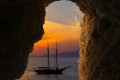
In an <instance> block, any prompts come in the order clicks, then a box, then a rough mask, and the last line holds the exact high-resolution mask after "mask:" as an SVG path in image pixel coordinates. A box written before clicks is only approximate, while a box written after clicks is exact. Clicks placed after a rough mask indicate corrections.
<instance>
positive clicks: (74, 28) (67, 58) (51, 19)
mask: <svg viewBox="0 0 120 80" xmlns="http://www.w3.org/2000/svg"><path fill="white" fill-rule="evenodd" d="M81 19H82V12H81V11H80V9H79V7H78V6H77V5H76V4H75V3H73V2H71V1H66V0H63V1H55V2H53V3H51V4H50V5H49V6H47V7H46V17H45V24H44V25H43V28H44V32H45V33H44V35H43V37H42V39H41V40H40V41H38V42H36V43H35V44H34V50H33V52H32V53H31V54H30V56H29V61H28V68H27V69H26V71H25V73H24V75H23V76H22V78H21V79H24V80H28V79H30V78H31V77H29V76H32V78H35V77H37V78H42V79H43V80H48V79H47V78H45V76H42V77H41V76H39V77H38V76H35V74H34V72H30V71H31V69H32V68H33V67H35V66H43V65H45V66H46V65H47V62H46V60H47V59H46V55H47V40H48V42H49V45H50V57H51V60H50V63H51V65H52V66H54V65H55V62H54V60H55V59H54V56H55V45H56V42H57V43H58V56H59V58H58V60H59V66H61V67H63V66H67V65H72V66H73V67H72V68H71V69H68V70H66V71H65V73H64V74H63V76H61V77H62V78H63V80H69V79H73V77H74V79H75V80H78V64H77V61H78V60H79V49H80V48H79V41H80V40H79V38H80V30H81V27H80V21H81ZM29 70H30V71H29ZM70 71H71V72H70ZM31 74H32V75H31ZM47 77H50V76H47ZM51 77H53V76H51ZM55 77H56V76H55ZM59 78H60V76H58V77H56V78H54V79H53V78H51V79H52V80H57V79H59ZM36 80H37V79H36Z"/></svg>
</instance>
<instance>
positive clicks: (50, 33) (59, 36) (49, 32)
mask: <svg viewBox="0 0 120 80" xmlns="http://www.w3.org/2000/svg"><path fill="white" fill-rule="evenodd" d="M44 30H45V34H44V36H43V38H42V40H40V41H38V42H37V43H35V44H34V51H33V52H32V53H31V55H44V54H45V53H46V52H47V51H46V48H47V40H48V41H49V44H50V48H51V49H52V50H51V53H54V50H55V42H56V41H57V42H58V48H59V50H60V51H59V52H68V51H75V50H76V49H79V45H78V43H79V35H80V28H79V25H76V26H68V25H63V24H59V23H55V22H51V21H46V22H45V25H44Z"/></svg>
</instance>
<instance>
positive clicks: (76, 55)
mask: <svg viewBox="0 0 120 80" xmlns="http://www.w3.org/2000/svg"><path fill="white" fill-rule="evenodd" d="M58 56H59V57H62V56H65V57H67V56H70V57H78V56H79V51H72V52H64V53H60V54H58Z"/></svg>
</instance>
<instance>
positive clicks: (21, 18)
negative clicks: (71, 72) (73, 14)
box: [0, 0, 120, 80]
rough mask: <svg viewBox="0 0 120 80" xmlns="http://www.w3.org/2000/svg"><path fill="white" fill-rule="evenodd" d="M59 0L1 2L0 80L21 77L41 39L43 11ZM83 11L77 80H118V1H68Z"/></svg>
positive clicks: (119, 46) (9, 0) (119, 79)
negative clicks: (36, 43) (37, 42)
mask: <svg viewBox="0 0 120 80" xmlns="http://www.w3.org/2000/svg"><path fill="white" fill-rule="evenodd" d="M54 1H59V0H0V80H14V79H17V78H20V77H21V76H22V74H23V73H24V70H25V69H26V67H27V61H28V55H29V53H30V52H32V50H33V46H34V43H35V42H36V41H38V40H40V39H41V38H42V35H43V34H44V30H43V28H42V25H43V24H44V21H45V8H46V7H47V6H48V5H49V4H50V3H52V2H54ZM70 1H72V2H74V3H76V5H77V6H78V7H79V8H80V10H81V11H82V12H83V21H82V24H81V27H82V30H81V37H80V60H79V61H78V67H79V79H80V80H120V1H119V0H70Z"/></svg>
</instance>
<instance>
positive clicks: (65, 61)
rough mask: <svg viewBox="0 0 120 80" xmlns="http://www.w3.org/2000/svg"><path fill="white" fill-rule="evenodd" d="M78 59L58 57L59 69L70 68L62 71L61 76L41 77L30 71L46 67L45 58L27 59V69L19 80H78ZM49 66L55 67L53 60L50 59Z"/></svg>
mask: <svg viewBox="0 0 120 80" xmlns="http://www.w3.org/2000/svg"><path fill="white" fill-rule="evenodd" d="M78 59H79V58H78V57H58V63H59V67H60V68H62V67H66V66H68V65H71V66H72V67H71V68H69V69H66V70H65V71H63V74H58V75H56V74H50V75H41V74H39V75H38V74H36V73H35V72H34V71H33V70H32V69H33V67H38V66H47V57H29V63H28V68H27V70H26V71H25V73H24V75H23V76H22V78H21V79H19V80H79V78H78V64H77V60H78ZM50 65H51V66H55V58H54V57H50Z"/></svg>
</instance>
